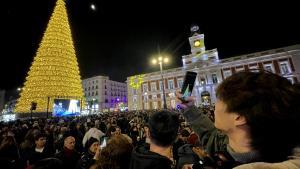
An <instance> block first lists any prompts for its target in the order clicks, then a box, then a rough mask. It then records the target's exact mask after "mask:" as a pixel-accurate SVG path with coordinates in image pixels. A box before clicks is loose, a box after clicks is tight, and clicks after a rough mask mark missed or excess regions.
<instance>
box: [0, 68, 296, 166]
mask: <svg viewBox="0 0 300 169" xmlns="http://www.w3.org/2000/svg"><path fill="white" fill-rule="evenodd" d="M216 95H217V102H216V104H215V106H214V107H209V108H208V107H205V108H203V107H200V108H199V107H196V106H195V105H194V98H193V97H189V98H187V100H186V101H185V102H181V101H182V99H178V105H179V106H180V108H181V109H180V110H177V111H174V110H149V111H131V112H116V113H107V114H99V115H91V116H79V117H59V118H49V119H43V118H38V119H27V120H22V119H19V120H16V121H14V122H9V123H0V142H1V144H0V166H1V168H8V169H10V168H16V169H37V168H38V169H40V168H56V169H60V168H64V169H66V168H75V169H76V168H77V169H150V168H155V169H163V168H164V169H175V168H177V169H192V168H194V169H197V168H212V169H213V168H224V169H227V168H236V169H248V168H249V169H250V168H271V169H272V168H300V134H297V133H299V130H300V123H299V122H300V104H299V101H298V98H299V96H300V89H299V87H298V86H296V85H292V84H291V83H290V82H289V81H288V80H287V79H285V78H282V77H280V76H278V75H275V74H271V73H266V72H255V73H254V72H240V73H236V74H234V75H232V76H230V77H228V78H227V79H225V80H224V81H223V82H222V83H221V84H220V85H219V86H218V88H217V92H216ZM177 97H178V98H181V94H180V93H177ZM213 112H214V113H213Z"/></svg>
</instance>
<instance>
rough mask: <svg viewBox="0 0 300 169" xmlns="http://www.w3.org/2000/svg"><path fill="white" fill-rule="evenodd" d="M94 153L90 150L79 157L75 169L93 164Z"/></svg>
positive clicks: (81, 168)
mask: <svg viewBox="0 0 300 169" xmlns="http://www.w3.org/2000/svg"><path fill="white" fill-rule="evenodd" d="M94 156H95V155H94V154H92V153H91V152H85V153H84V154H83V155H82V156H81V159H80V160H79V162H78V164H77V167H76V168H77V169H89V168H90V167H91V166H92V165H93V164H95V162H96V160H94Z"/></svg>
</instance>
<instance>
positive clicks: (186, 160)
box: [177, 144, 200, 169]
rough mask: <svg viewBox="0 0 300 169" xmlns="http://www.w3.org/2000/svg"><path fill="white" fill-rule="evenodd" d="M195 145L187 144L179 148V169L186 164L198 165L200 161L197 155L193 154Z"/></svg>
mask: <svg viewBox="0 0 300 169" xmlns="http://www.w3.org/2000/svg"><path fill="white" fill-rule="evenodd" d="M192 149H193V145H191V144H185V145H183V146H181V147H180V148H178V157H179V158H178V161H177V169H181V168H182V167H183V165H185V164H194V163H197V162H198V161H199V160H200V159H199V157H198V156H197V154H196V153H194V152H193V150H192Z"/></svg>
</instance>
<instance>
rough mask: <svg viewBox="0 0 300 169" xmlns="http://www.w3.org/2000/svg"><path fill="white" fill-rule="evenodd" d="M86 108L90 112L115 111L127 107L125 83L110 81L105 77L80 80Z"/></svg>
mask: <svg viewBox="0 0 300 169" xmlns="http://www.w3.org/2000/svg"><path fill="white" fill-rule="evenodd" d="M82 85H83V90H84V95H85V98H86V102H87V105H86V107H87V108H88V109H89V110H90V111H92V112H98V111H100V112H107V111H116V110H120V109H122V108H124V107H127V85H126V83H122V82H117V81H112V80H110V79H109V77H107V76H95V77H91V78H87V79H83V80H82Z"/></svg>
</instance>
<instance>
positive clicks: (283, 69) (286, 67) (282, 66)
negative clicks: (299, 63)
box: [280, 62, 291, 74]
mask: <svg viewBox="0 0 300 169" xmlns="http://www.w3.org/2000/svg"><path fill="white" fill-rule="evenodd" d="M280 71H281V74H288V73H291V69H290V65H289V64H288V62H281V63H280Z"/></svg>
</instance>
